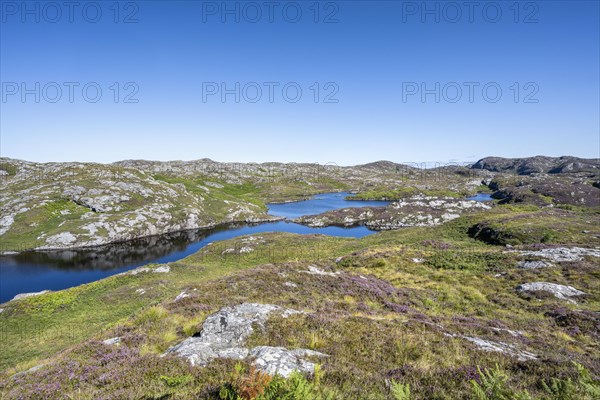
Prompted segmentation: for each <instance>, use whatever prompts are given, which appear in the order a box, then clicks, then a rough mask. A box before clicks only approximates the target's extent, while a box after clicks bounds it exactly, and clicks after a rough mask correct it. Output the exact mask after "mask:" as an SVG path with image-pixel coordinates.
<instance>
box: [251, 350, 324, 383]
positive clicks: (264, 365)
mask: <svg viewBox="0 0 600 400" xmlns="http://www.w3.org/2000/svg"><path fill="white" fill-rule="evenodd" d="M249 355H250V357H252V358H254V364H255V366H256V368H258V369H259V370H261V371H263V372H266V373H267V374H269V375H281V376H283V377H285V378H287V377H289V376H290V374H291V373H292V372H293V371H299V372H304V373H312V372H314V370H315V363H313V362H310V361H307V360H305V357H327V354H323V353H319V352H318V351H314V350H308V349H295V350H288V349H286V348H284V347H270V346H257V347H255V348H253V349H252V350H251V351H250V354H249Z"/></svg>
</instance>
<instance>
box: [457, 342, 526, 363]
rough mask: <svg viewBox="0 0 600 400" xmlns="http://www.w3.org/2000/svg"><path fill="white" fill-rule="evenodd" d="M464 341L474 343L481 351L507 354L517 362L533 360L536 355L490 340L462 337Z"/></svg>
mask: <svg viewBox="0 0 600 400" xmlns="http://www.w3.org/2000/svg"><path fill="white" fill-rule="evenodd" d="M462 337H463V338H464V339H466V340H468V341H469V342H471V343H474V344H475V345H476V346H477V347H478V348H480V349H481V350H483V351H494V352H499V353H504V354H507V355H509V356H511V357H515V358H516V359H517V360H519V361H527V360H535V359H537V358H538V357H537V355H535V354H533V353H530V352H528V351H524V350H519V349H517V348H516V347H515V346H513V345H510V344H508V343H504V342H497V341H492V340H486V339H481V338H478V337H470V336H462Z"/></svg>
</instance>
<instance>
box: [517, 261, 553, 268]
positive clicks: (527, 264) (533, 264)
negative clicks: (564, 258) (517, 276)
mask: <svg viewBox="0 0 600 400" xmlns="http://www.w3.org/2000/svg"><path fill="white" fill-rule="evenodd" d="M552 266H554V264H552V263H549V262H547V261H519V262H518V263H517V268H521V269H538V268H547V267H552Z"/></svg>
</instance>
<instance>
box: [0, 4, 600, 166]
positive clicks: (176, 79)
mask: <svg viewBox="0 0 600 400" xmlns="http://www.w3.org/2000/svg"><path fill="white" fill-rule="evenodd" d="M0 3H1V4H2V8H1V12H2V15H1V18H2V22H1V39H0V45H1V54H0V60H1V61H0V67H1V81H2V103H0V105H1V107H2V110H1V125H0V128H1V139H0V145H1V149H0V153H1V155H2V156H6V157H13V158H21V159H27V160H32V161H69V160H78V161H99V162H111V161H116V160H122V159H131V158H143V159H156V160H178V159H181V160H191V159H198V158H203V157H209V158H212V159H215V160H219V161H243V162H246V161H256V162H263V161H295V162H320V163H327V162H335V163H338V164H343V165H350V164H358V163H364V162H369V161H374V160H380V159H388V160H392V161H397V162H408V161H412V162H425V161H440V162H445V161H450V160H458V161H471V160H476V159H478V158H481V157H484V156H488V155H498V156H505V157H519V156H531V155H538V154H543V155H550V156H560V155H576V156H581V157H599V156H600V155H599V152H600V126H599V124H600V116H599V109H600V104H599V92H600V87H599V74H600V73H599V71H600V66H599V61H600V55H599V48H600V43H599V37H600V28H599V20H600V13H599V2H598V1H564V2H563V1H537V2H519V3H517V7H515V2H514V1H498V2H486V1H480V2H479V6H477V7H476V8H475V9H473V10H469V8H468V7H466V6H464V2H462V1H459V2H456V3H452V4H454V5H458V6H459V7H460V13H461V15H458V14H457V9H456V7H454V8H453V7H452V6H448V5H447V4H448V2H428V3H427V7H428V9H429V10H435V9H436V7H437V9H438V10H439V12H437V15H436V12H435V11H434V12H433V13H429V14H428V13H427V10H423V9H422V8H421V3H422V2H421V1H419V2H403V1H369V2H367V1H337V2H335V3H334V4H332V3H333V2H326V1H325V2H323V1H322V2H319V3H318V7H315V2H313V1H298V2H286V1H279V5H278V6H273V9H272V11H273V12H272V21H270V18H271V15H270V12H269V11H270V9H269V6H266V5H265V4H264V3H265V2H264V1H262V0H261V1H258V2H255V3H252V2H227V7H228V9H230V10H235V8H236V7H239V22H236V21H235V19H236V16H235V12H234V13H233V14H228V13H227V12H226V11H227V10H224V9H222V2H221V1H218V2H201V1H170V2H166V1H164V2H163V1H137V2H121V3H120V7H119V13H118V14H115V8H114V6H113V4H114V2H112V1H107V2H96V3H94V2H86V1H81V2H80V5H79V6H78V7H77V8H75V9H73V10H69V9H68V7H66V6H62V4H63V2H62V1H59V2H56V3H54V5H56V4H58V5H59V6H60V9H57V8H56V7H55V6H54V5H50V6H48V5H47V3H46V2H28V3H27V7H28V9H27V10H23V9H22V3H21V1H18V2H7V1H4V0H2V1H1V2H0ZM248 3H251V4H250V5H248ZM256 5H258V6H259V7H260V8H261V10H260V12H261V15H260V16H259V15H258V14H257V9H256ZM84 7H85V9H84ZM298 9H300V10H301V12H302V15H301V16H300V17H299V18H296V13H297V11H298ZM316 9H318V11H319V12H318V14H315V10H316ZM98 10H100V12H101V13H102V15H101V16H100V17H96V12H97V11H98ZM424 11H425V13H423V12H424ZM471 11H472V12H471ZM498 11H500V12H501V16H499V17H497V14H496V13H497V12H498ZM57 12H60V15H59V14H58V13H57ZM70 14H71V15H70ZM436 17H437V18H438V21H436ZM36 18H37V19H39V21H36ZM223 18H224V19H225V21H224V22H223ZM315 18H316V19H317V21H318V22H316V23H315ZM70 19H72V22H71V21H70ZM115 19H116V20H117V21H118V22H117V23H115ZM295 19H298V21H297V22H295V23H294V22H293V21H294V20H295ZM54 20H57V22H53V21H54ZM94 20H97V22H95V23H94V22H92V21H94ZM125 20H127V21H128V22H133V21H136V20H137V22H133V23H125ZM253 20H256V22H253ZM325 20H327V22H329V23H325ZM335 21H337V22H335ZM453 21H454V22H453ZM494 21H495V22H494ZM36 82H39V85H40V88H39V90H36V89H35V88H36ZM69 82H74V84H69ZM115 82H117V83H118V85H117V86H118V87H119V92H118V94H117V93H116V86H113V85H114V83H115ZM129 82H131V83H132V84H130V85H129V86H127V87H126V85H127V84H128V83H129ZM211 82H216V83H217V86H214V85H213V84H212V83H211ZM223 82H224V83H225V85H226V86H227V88H228V89H230V90H234V89H235V85H236V82H239V83H240V91H239V94H240V101H239V103H237V102H235V94H228V95H226V97H225V102H222V98H221V96H220V93H216V94H210V93H212V92H210V91H209V90H212V91H213V92H214V91H215V90H218V91H219V92H220V90H221V89H220V87H219V86H220V85H221V83H223ZM252 82H256V83H257V84H258V86H260V87H261V90H262V96H261V97H260V98H258V97H257V91H256V85H255V84H253V83H252ZM265 82H276V83H277V84H279V86H272V87H273V101H272V102H271V101H269V86H268V85H269V84H267V85H265ZM290 82H292V83H294V84H293V85H291V86H290V85H288V86H289V87H288V91H287V96H288V97H287V98H286V97H284V93H282V88H283V86H284V85H286V84H287V83H290ZM315 82H317V83H318V85H317V86H318V87H319V92H318V97H317V100H318V101H317V102H315V94H316V93H315V92H316V90H315V88H316V86H313V85H314V83H315ZM465 82H474V83H473V84H467V85H465ZM515 82H516V83H518V84H517V86H515V85H514V84H515ZM89 83H93V84H92V85H88V87H87V98H85V97H84V94H83V93H82V88H83V86H84V85H86V84H89ZM249 83H250V84H249ZM328 83H329V84H328ZM422 83H423V84H425V86H426V87H425V89H429V90H432V91H433V92H432V93H429V94H427V95H426V96H425V98H424V99H423V98H422V97H421V90H422V88H421V84H422ZM436 83H439V90H438V91H437V93H438V94H439V97H440V99H439V102H436V98H435V97H436V93H435V92H436V90H435V88H436ZM23 84H24V86H23ZM248 84H249V85H248ZM486 84H488V87H487V89H486V90H487V92H486V93H483V87H484V85H486ZM68 85H71V87H72V88H73V99H72V102H71V101H70V99H69V86H68ZM76 85H78V86H76ZM273 85H275V84H273ZM468 85H473V86H471V87H472V88H473V99H472V101H470V99H469V86H468ZM57 86H58V87H61V91H62V97H60V98H58V100H56V99H57ZM244 86H245V87H246V90H245V91H244V89H243V88H244ZM97 87H99V88H100V89H101V90H102V97H101V98H100V99H99V100H98V101H97V102H95V103H93V102H91V101H92V100H94V98H95V96H96V94H95V90H96V88H97ZM296 87H300V88H301V89H302V97H301V98H300V99H299V100H298V101H297V102H292V100H293V98H294V97H295V90H296ZM457 87H458V88H460V89H461V90H462V97H460V98H457V93H458V92H457ZM517 87H518V88H519V90H518V95H517ZM136 88H137V90H138V91H137V93H136V94H135V95H133V96H132V97H131V98H130V100H131V99H137V100H138V102H137V103H130V102H125V100H126V96H127V95H128V94H131V93H132V92H133V91H135V90H136ZM497 88H500V89H501V90H502V97H501V98H500V99H499V100H498V101H497V102H493V101H494V100H495V99H494V98H495V97H496V94H495V91H496V90H497ZM23 89H26V90H29V91H30V93H28V94H26V95H25V97H24V98H23V97H22V94H23V93H22V92H23ZM36 91H37V93H36ZM234 91H235V90H234ZM334 91H337V93H336V94H334V95H331V94H332V93H333V92H334ZM415 91H416V93H415ZM37 94H39V96H40V99H39V100H40V101H39V103H37V102H36V98H35V97H36V95H37ZM329 95H331V96H329ZM115 96H117V102H116V103H115ZM485 96H487V97H485ZM515 96H517V97H516V98H515ZM256 99H258V100H257V101H256V102H251V100H256ZM326 99H330V100H335V99H337V100H338V102H325V100H326ZM457 99H458V100H457ZM23 100H24V101H23ZM55 100H56V102H54V103H53V102H52V101H55ZM423 100H424V101H423ZM515 100H516V101H515ZM535 100H537V102H535ZM453 101H455V102H453ZM532 101H534V102H532Z"/></svg>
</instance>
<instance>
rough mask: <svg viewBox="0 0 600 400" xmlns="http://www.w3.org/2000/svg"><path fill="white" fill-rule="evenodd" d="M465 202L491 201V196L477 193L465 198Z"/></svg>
mask: <svg viewBox="0 0 600 400" xmlns="http://www.w3.org/2000/svg"><path fill="white" fill-rule="evenodd" d="M467 200H475V201H492V200H494V199H493V198H492V195H491V194H489V193H477V194H476V195H475V196H471V197H467Z"/></svg>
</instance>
